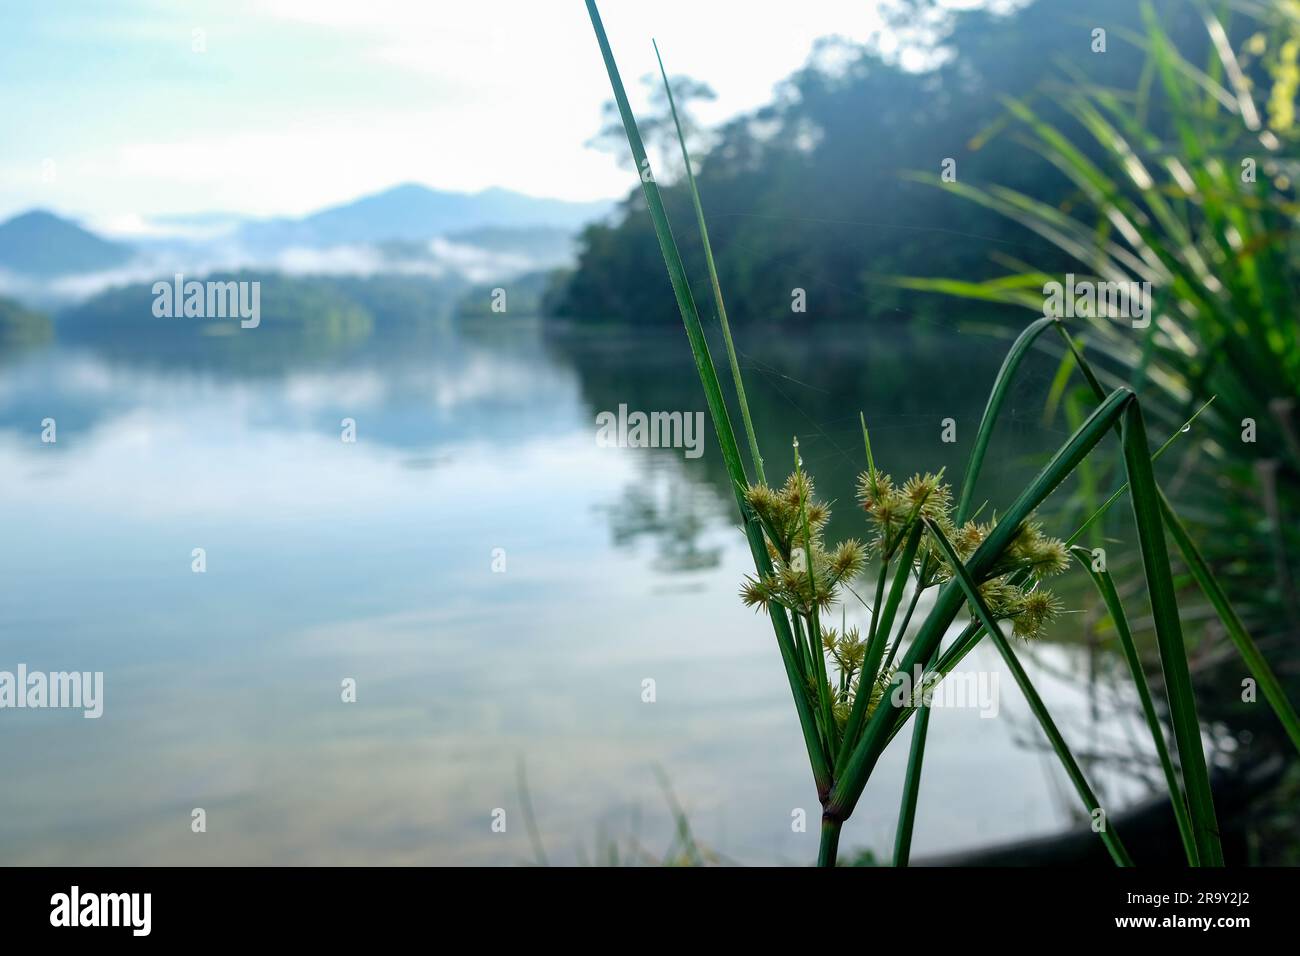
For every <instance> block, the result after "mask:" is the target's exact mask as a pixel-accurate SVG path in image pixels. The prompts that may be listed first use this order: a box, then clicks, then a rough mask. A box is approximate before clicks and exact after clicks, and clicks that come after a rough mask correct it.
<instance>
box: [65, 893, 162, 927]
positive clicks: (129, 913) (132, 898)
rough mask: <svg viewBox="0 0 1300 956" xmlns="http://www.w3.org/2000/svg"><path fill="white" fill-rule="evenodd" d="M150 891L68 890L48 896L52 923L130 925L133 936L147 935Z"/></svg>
mask: <svg viewBox="0 0 1300 956" xmlns="http://www.w3.org/2000/svg"><path fill="white" fill-rule="evenodd" d="M152 909H153V894H152V893H82V892H81V888H80V887H78V886H73V887H72V890H71V892H69V893H55V894H54V895H53V896H51V897H50V925H51V926H69V927H72V926H129V927H130V928H131V935H132V936H148V935H149V930H150V927H151V923H152V919H151V911H152Z"/></svg>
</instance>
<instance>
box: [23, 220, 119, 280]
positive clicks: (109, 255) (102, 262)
mask: <svg viewBox="0 0 1300 956" xmlns="http://www.w3.org/2000/svg"><path fill="white" fill-rule="evenodd" d="M134 254H135V253H134V250H133V249H132V248H131V247H130V246H128V245H125V244H123V243H120V242H110V241H109V240H107V239H101V238H100V237H99V236H97V235H95V234H94V233H93V232H90V231H89V230H86V229H83V228H81V226H79V225H77V224H76V223H75V222H72V221H71V220H68V219H61V218H60V217H58V216H56V215H54V214H53V213H50V212H45V211H44V210H39V209H37V210H33V211H32V212H26V213H23V214H22V215H20V216H14V217H13V218H12V219H10V220H8V221H7V222H4V223H0V268H3V269H7V270H9V271H10V272H17V273H20V274H23V275H29V276H60V275H71V274H73V273H84V272H97V271H100V270H104V269H112V268H114V267H116V266H120V265H122V264H123V263H125V262H127V261H128V260H130V259H131V257H132V256H133V255H134Z"/></svg>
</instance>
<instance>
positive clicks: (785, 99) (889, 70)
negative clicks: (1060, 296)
mask: <svg viewBox="0 0 1300 956" xmlns="http://www.w3.org/2000/svg"><path fill="white" fill-rule="evenodd" d="M896 6H897V5H896ZM1154 8H1155V10H1156V11H1157V12H1158V14H1159V15H1160V17H1161V19H1162V20H1163V21H1164V23H1165V27H1166V29H1167V30H1168V31H1169V33H1170V35H1171V37H1172V38H1173V39H1174V41H1175V42H1176V43H1177V44H1178V46H1179V47H1180V49H1181V50H1182V51H1183V54H1184V55H1185V56H1187V57H1188V58H1189V59H1191V60H1192V61H1193V62H1200V61H1202V59H1203V51H1204V50H1205V49H1206V47H1207V39H1206V31H1205V28H1204V26H1203V24H1202V22H1201V19H1200V17H1199V16H1198V14H1197V11H1196V9H1195V7H1194V6H1193V5H1192V4H1191V3H1188V2H1185V0H1168V2H1160V3H1156V4H1154ZM936 11H937V7H936V5H935V4H934V2H933V0H910V2H907V3H904V4H902V5H901V6H897V8H896V9H895V11H894V16H895V18H896V20H897V25H898V26H899V27H900V28H902V29H903V30H904V31H907V32H911V33H917V32H924V31H917V30H915V29H909V28H914V27H915V25H916V24H921V23H937V24H939V25H938V26H937V27H936V29H937V31H938V32H937V34H936V35H935V36H931V37H930V38H929V40H928V44H929V46H930V47H931V49H932V51H933V52H934V55H936V56H938V57H941V58H942V59H941V62H940V63H939V64H938V65H937V66H932V67H931V68H929V69H925V70H920V71H916V70H911V71H909V70H907V69H904V68H903V67H902V66H901V65H900V64H899V63H898V62H897V58H896V57H891V56H886V55H884V54H883V53H882V52H880V51H879V50H877V49H873V48H871V47H860V46H849V45H846V44H845V43H843V42H841V41H836V40H826V41H823V42H822V43H820V44H819V45H818V47H817V49H816V50H815V51H814V52H813V55H812V56H811V57H810V59H809V61H808V64H807V65H806V66H805V67H804V68H803V69H801V70H800V71H799V72H797V73H795V74H794V75H793V76H791V77H790V78H789V79H788V80H787V81H786V82H785V84H784V85H783V87H782V88H781V89H780V91H779V95H778V96H777V97H776V99H775V101H774V102H773V103H771V104H770V105H768V106H766V107H765V108H763V109H761V110H759V111H757V112H755V113H753V114H751V115H745V116H741V117H739V118H737V119H735V120H733V121H731V122H730V123H728V124H726V125H725V126H724V127H723V128H722V129H720V130H718V131H716V133H715V135H714V137H713V140H712V143H711V145H710V147H709V148H708V149H707V151H704V152H703V154H702V155H700V156H698V157H697V158H696V159H695V160H694V161H695V163H696V168H697V179H698V182H699V186H700V190H701V193H702V197H703V202H704V205H705V212H706V214H707V216H708V219H709V228H710V231H711V234H712V239H713V246H714V251H715V255H716V256H717V266H718V272H719V277H720V279H721V282H722V287H723V288H724V289H725V290H726V294H727V308H728V312H729V313H730V314H731V316H732V321H733V322H736V323H745V322H752V321H756V320H764V319H779V318H781V317H782V316H788V315H789V314H790V310H791V301H792V290H794V289H803V290H805V292H806V300H807V309H806V313H807V314H806V315H805V316H801V318H802V319H806V320H814V321H815V320H826V319H852V318H859V317H864V316H867V317H882V318H885V319H887V318H889V317H897V318H908V317H915V316H917V315H925V316H939V315H951V314H953V313H954V312H955V311H956V309H957V307H956V306H954V303H953V302H951V301H948V300H944V299H939V298H936V297H930V296H921V295H918V294H916V293H911V292H907V291H904V290H901V289H899V288H897V287H896V286H895V285H893V284H891V283H890V282H889V281H887V280H888V277H891V276H903V275H947V276H952V275H956V276H962V277H965V278H968V279H972V280H974V279H980V278H986V277H990V276H992V275H995V274H1001V273H1005V272H1006V271H1007V267H1008V265H1009V264H1014V263H1018V262H1023V261H1026V260H1032V261H1033V262H1034V264H1035V265H1036V266H1038V267H1040V268H1046V267H1051V266H1053V265H1054V264H1057V265H1061V266H1062V267H1063V266H1064V263H1065V262H1066V261H1067V260H1066V259H1065V258H1064V257H1062V256H1061V254H1060V253H1057V252H1055V251H1054V250H1052V249H1051V247H1050V246H1049V245H1048V244H1047V243H1045V242H1043V241H1042V240H1041V239H1040V238H1038V237H1035V236H1034V235H1033V234H1031V233H1030V232H1028V231H1027V230H1024V229H1022V228H1020V227H1019V226H1017V225H1016V224H1014V223H1013V222H1011V221H1010V220H1008V219H1007V218H1005V217H1003V216H1000V215H998V214H996V213H994V212H992V211H989V210H987V209H984V208H981V207H980V206H978V205H976V204H974V203H969V202H962V201H960V200H958V199H956V198H954V197H952V196H950V195H946V194H945V193H944V192H942V191H941V190H939V189H936V188H934V185H932V184H930V183H928V182H914V181H911V180H909V179H908V178H907V174H908V173H909V172H916V173H920V174H922V175H923V176H926V175H928V176H933V183H934V184H938V183H939V182H940V176H941V172H942V171H943V169H944V164H945V160H953V161H955V165H954V164H950V165H949V166H948V168H949V169H950V170H952V172H953V174H955V177H956V179H957V181H959V182H964V183H985V184H986V183H989V182H996V183H998V184H1000V185H1002V186H1005V187H1009V188H1011V189H1014V190H1017V191H1019V192H1023V193H1026V194H1028V195H1030V196H1034V197H1036V198H1039V199H1042V200H1044V201H1046V202H1048V203H1051V204H1052V205H1054V206H1060V207H1062V208H1068V207H1069V206H1070V204H1071V203H1072V201H1073V198H1074V187H1073V186H1072V184H1071V183H1070V182H1069V181H1068V180H1067V179H1066V178H1065V177H1064V176H1063V175H1061V173H1060V172H1059V171H1058V170H1057V169H1056V168H1054V167H1053V166H1052V165H1051V164H1050V163H1049V162H1048V161H1047V160H1046V159H1044V158H1042V157H1041V156H1038V155H1037V154H1035V153H1033V152H1032V151H1030V150H1028V149H1026V148H1025V147H1024V145H1023V144H1022V143H1021V142H1018V141H1017V138H1016V137H1015V136H1014V135H1013V134H1012V133H1011V131H1010V130H1009V129H1008V126H1007V122H1006V117H1007V113H1006V107H1005V98H1007V97H1011V98H1015V99H1019V100H1027V101H1030V102H1031V103H1032V104H1033V105H1034V107H1035V109H1037V110H1038V111H1039V112H1040V113H1041V114H1042V115H1043V116H1045V117H1046V118H1048V119H1049V120H1051V121H1053V122H1061V123H1062V124H1063V125H1064V126H1065V128H1067V129H1068V116H1066V115H1064V114H1063V112H1062V111H1060V110H1059V109H1058V108H1057V107H1056V105H1055V103H1054V100H1055V93H1054V91H1059V90H1060V89H1061V88H1062V87H1063V86H1064V87H1068V86H1070V85H1071V84H1072V82H1073V81H1072V79H1071V78H1072V77H1087V78H1088V80H1089V81H1090V82H1093V83H1098V84H1102V85H1105V86H1107V87H1111V88H1114V89H1117V90H1132V89H1134V88H1136V87H1138V86H1139V84H1141V83H1143V82H1149V77H1147V78H1144V76H1143V68H1144V65H1145V64H1146V62H1147V56H1146V53H1145V52H1144V51H1143V50H1142V49H1141V46H1140V43H1141V42H1142V40H1141V37H1142V32H1143V20H1142V13H1141V10H1140V5H1139V4H1138V3H1137V2H1135V0H1097V2H1093V3H1089V4H1087V6H1086V9H1085V8H1084V7H1083V6H1081V5H1079V4H1077V3H1074V2H1071V0H1037V2H1033V3H1030V4H1028V5H1023V4H1021V5H1018V8H1017V9H1014V10H1013V11H1012V12H1009V13H1005V12H1004V13H999V12H990V11H988V10H973V11H964V12H957V13H952V14H948V15H941V14H939V13H937V12H936ZM1099 29H1101V30H1105V50H1104V52H1102V51H1095V50H1094V47H1096V46H1098V41H1097V36H1096V34H1095V31H1096V30H1099ZM666 54H667V55H668V56H669V61H670V62H669V67H670V68H671V55H670V51H666ZM701 79H707V78H701ZM656 80H657V78H656ZM646 119H647V121H648V123H649V124H650V125H651V126H652V128H663V127H664V126H665V124H663V123H662V122H656V121H657V120H661V119H662V117H655V116H650V117H647V118H646ZM666 125H667V127H668V129H669V130H670V129H671V124H670V123H669V124H666ZM623 149H624V151H625V150H626V147H625V146H624V147H623ZM628 162H629V164H630V160H629V161H628ZM632 175H633V173H632V171H631V169H630V165H629V180H630V181H632V180H631V177H632ZM664 178H665V177H663V176H661V177H660V185H661V186H662V185H664V182H663V180H664ZM665 201H666V203H667V204H668V212H669V215H670V217H671V218H672V220H673V221H674V222H675V223H682V224H686V223H690V222H691V221H692V220H693V214H692V212H691V209H690V200H689V198H688V195H687V194H686V193H685V191H684V189H683V188H682V185H681V183H679V182H673V183H671V185H669V187H668V188H667V190H666V193H665ZM677 241H678V243H679V244H680V246H681V248H682V253H683V256H684V257H685V258H686V261H687V264H688V266H689V265H693V264H699V263H701V262H702V253H701V251H700V247H699V243H698V240H697V239H696V237H695V230H693V229H687V228H681V229H679V230H678V236H677ZM696 275H697V277H698V276H702V275H703V268H702V267H701V268H700V269H699V271H698V272H697V273H696ZM697 301H699V302H701V303H704V302H709V301H710V297H709V295H708V294H707V292H706V290H705V289H704V287H703V286H701V287H700V288H699V289H697ZM547 302H548V308H549V311H550V312H551V313H552V314H553V315H557V316H563V317H567V318H570V319H574V320H580V321H588V320H608V319H618V320H622V321H627V322H636V323H675V322H677V321H678V318H677V313H676V310H675V308H674V305H673V298H672V296H671V294H669V292H668V284H667V279H666V278H665V277H664V275H663V268H662V261H661V259H660V254H659V250H658V247H657V245H656V243H655V237H654V233H653V231H652V229H651V225H650V221H649V219H648V217H647V215H646V212H645V208H644V203H643V202H642V201H641V197H640V191H639V190H636V191H634V192H631V193H630V194H629V196H628V198H627V199H626V200H625V201H624V203H623V204H622V205H621V207H620V209H619V212H618V213H617V215H616V216H615V218H614V221H613V222H612V223H597V224H594V225H592V226H589V227H588V228H587V229H586V230H585V232H584V233H583V234H582V237H581V243H580V255H579V259H578V263H577V266H576V268H575V269H574V270H573V271H572V272H571V273H567V274H561V275H559V276H557V277H556V282H555V284H554V286H553V288H552V290H551V294H550V295H549V296H548V298H547ZM959 308H960V311H961V313H962V314H963V315H966V316H969V315H971V313H972V311H978V310H979V308H980V307H978V306H972V305H970V304H962V305H960V307H959Z"/></svg>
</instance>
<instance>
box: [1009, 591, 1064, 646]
mask: <svg viewBox="0 0 1300 956" xmlns="http://www.w3.org/2000/svg"><path fill="white" fill-rule="evenodd" d="M1061 607H1062V605H1061V602H1060V600H1059V599H1058V598H1057V597H1056V595H1055V594H1053V593H1052V592H1051V591H1048V590H1046V589H1045V588H1036V589H1034V590H1033V591H1030V592H1029V593H1028V594H1025V595H1023V596H1022V597H1021V599H1020V601H1019V606H1018V607H1017V608H1016V613H1015V614H1014V615H1013V616H1012V618H1011V627H1012V630H1013V631H1014V632H1015V634H1016V636H1017V637H1023V638H1024V639H1025V640H1030V639H1032V638H1035V637H1038V636H1039V635H1040V634H1042V633H1043V630H1044V628H1046V627H1047V625H1048V624H1051V623H1052V621H1054V620H1055V619H1056V617H1057V615H1059V614H1060V613H1061Z"/></svg>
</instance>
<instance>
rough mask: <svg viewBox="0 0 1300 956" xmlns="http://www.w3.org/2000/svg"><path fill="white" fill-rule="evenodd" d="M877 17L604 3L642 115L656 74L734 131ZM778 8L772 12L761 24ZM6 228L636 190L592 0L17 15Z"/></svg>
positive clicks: (132, 224) (2, 113)
mask: <svg viewBox="0 0 1300 956" xmlns="http://www.w3.org/2000/svg"><path fill="white" fill-rule="evenodd" d="M878 7H879V3H878V0H800V2H798V3H792V4H785V3H766V4H762V5H761V6H759V5H756V4H755V3H753V2H752V0H709V2H704V0H656V2H655V3H653V4H650V3H643V2H639V0H605V2H604V3H602V4H601V13H602V16H603V17H604V20H605V24H606V28H607V30H608V32H609V35H610V42H611V44H612V45H613V48H614V52H615V55H616V56H617V57H618V59H619V65H620V68H621V70H622V73H623V76H624V79H625V81H626V82H628V84H629V87H634V89H631V90H630V93H631V94H632V95H633V99H634V106H635V105H636V102H637V99H638V97H640V99H641V100H642V101H644V94H643V93H642V90H641V89H640V84H639V83H638V82H636V80H637V79H638V78H639V77H641V76H643V75H645V74H648V73H650V72H652V71H654V70H655V69H656V67H655V61H654V54H653V50H652V48H651V42H650V41H651V37H655V38H657V39H658V41H659V45H660V49H661V50H662V52H663V55H664V58H665V61H666V62H667V64H668V69H669V72H670V74H688V75H691V76H694V77H696V78H698V79H702V80H704V81H706V82H707V83H709V84H710V85H711V86H712V87H713V88H714V89H715V91H716V92H717V94H718V99H717V100H716V101H715V102H714V103H712V104H708V105H707V107H705V108H701V109H700V111H699V113H698V115H699V116H700V117H701V118H702V119H703V120H705V121H706V122H716V121H719V120H722V119H725V118H727V117H728V116H731V115H734V114H736V113H738V112H742V111H745V110H749V109H753V108H754V107H756V106H759V105H761V104H762V103H764V102H767V101H768V100H769V99H770V98H771V95H772V92H773V87H774V85H775V84H777V83H778V82H779V81H780V80H781V79H783V78H784V77H785V76H787V75H789V74H790V73H791V72H792V71H793V70H795V69H797V68H798V67H799V66H800V65H802V63H803V62H804V61H805V60H806V59H807V56H808V54H809V52H810V50H811V48H812V44H813V41H814V40H815V39H816V38H817V37H819V36H823V35H830V34H838V35H840V36H843V37H846V38H849V39H852V40H855V41H866V40H868V39H869V38H871V36H872V35H873V33H875V32H877V31H878V30H879V27H880V16H879V10H878ZM760 10H761V13H760V12H758V11H760ZM0 31H2V32H3V35H4V36H5V47H6V51H5V55H4V57H3V58H0V117H3V122H4V124H5V125H6V127H7V129H6V130H5V135H4V143H5V148H4V150H3V151H2V152H0V217H8V216H10V215H12V214H14V213H17V212H21V211H24V210H27V209H30V208H45V209H51V210H53V211H55V212H58V213H61V214H64V215H69V216H72V217H74V218H77V219H80V220H81V221H83V222H85V223H87V224H88V225H92V226H95V227H98V228H102V229H106V230H108V231H110V232H117V233H129V232H131V231H132V230H133V229H136V228H138V227H140V225H141V224H142V222H143V221H144V219H145V218H146V217H154V216H159V215H176V214H194V213H212V212H221V213H233V214H242V215H278V214H287V215H299V214H303V213H306V212H310V211H313V210H315V209H319V208H321V207H324V206H327V205H331V204H335V203H339V202H346V201H348V200H351V199H354V198H356V197H357V196H360V195H364V194H366V193H372V192H376V191H378V190H381V189H384V188H386V187H389V186H392V185H395V184H398V183H403V182H419V183H424V184H426V185H429V186H433V187H436V188H442V189H453V190H464V191H475V190H479V189H484V188H487V187H491V186H502V187H506V188H509V189H515V190H518V191H520V192H525V193H529V194H532V195H539V196H553V197H557V198H563V199H575V200H577V199H603V198H611V197H615V196H621V195H623V194H625V193H626V191H627V189H628V187H629V184H630V183H635V180H634V179H631V178H630V177H631V176H632V171H631V161H630V159H629V158H627V157H626V156H625V155H623V154H622V153H621V152H620V153H618V154H613V153H610V152H606V151H601V150H599V149H596V148H594V147H591V146H589V145H587V144H588V141H589V140H590V139H591V138H592V136H593V135H594V134H595V133H596V131H597V130H598V129H599V127H600V124H601V105H602V103H603V102H604V101H605V100H607V99H609V98H610V97H609V86H608V81H607V79H606V76H605V72H604V67H603V65H602V63H601V59H600V55H599V51H598V49H597V47H596V43H595V40H594V37H593V35H592V30H591V24H590V22H589V20H588V18H587V13H586V9H585V6H584V5H583V4H582V3H581V2H579V0H475V2H456V3H451V2H446V0H427V2H420V0H219V2H185V0H113V2H107V3H106V2H103V0H58V2H51V0H40V2H37V0H5V2H4V4H3V7H2V8H0Z"/></svg>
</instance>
